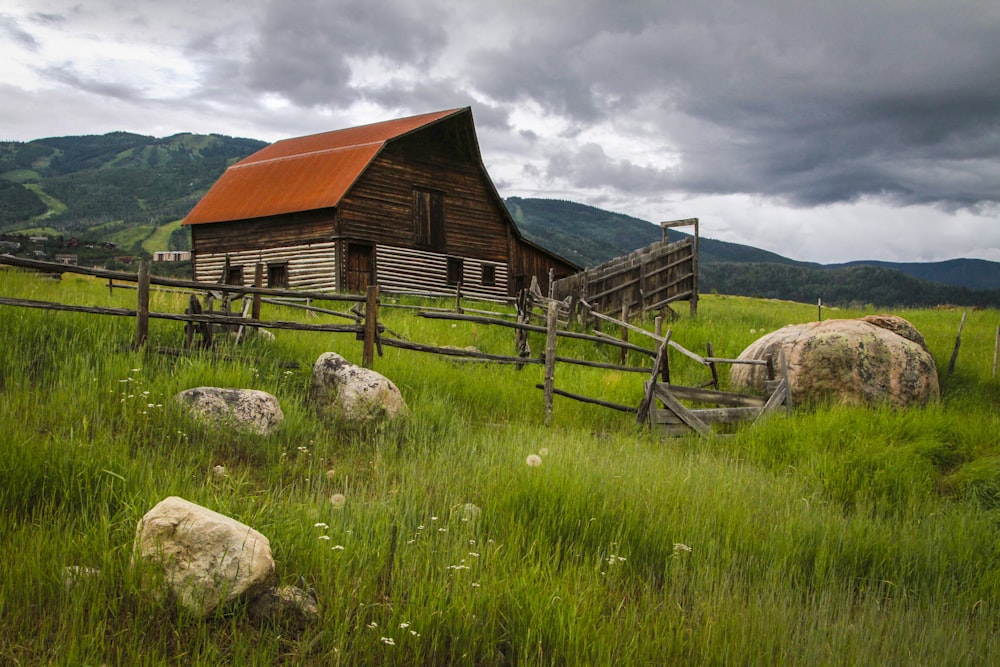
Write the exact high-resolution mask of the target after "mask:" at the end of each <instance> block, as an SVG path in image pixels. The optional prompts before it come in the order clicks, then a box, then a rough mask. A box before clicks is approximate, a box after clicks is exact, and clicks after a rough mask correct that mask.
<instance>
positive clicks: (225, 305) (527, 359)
mask: <svg viewBox="0 0 1000 667" xmlns="http://www.w3.org/2000/svg"><path fill="white" fill-rule="evenodd" d="M0 264H7V265H11V266H17V267H22V268H28V269H34V270H38V271H43V272H51V273H78V274H84V275H92V276H96V277H100V278H105V279H107V280H108V281H109V286H111V287H112V288H115V287H126V286H127V287H129V288H131V289H135V290H136V308H135V309H131V308H111V307H100V306H79V305H71V304H60V303H53V302H46V301H34V300H26V299H13V298H7V297H0V305H8V306H19V307H28V308H42V309H47V310H56V311H71V312H83V313H93V314H98V315H113V316H122V317H132V318H135V320H136V338H135V346H136V347H142V346H143V345H145V344H146V343H147V338H148V331H149V330H148V323H149V320H150V319H166V320H173V321H178V322H183V323H185V329H186V331H187V334H188V336H187V339H188V343H189V345H190V344H191V341H192V337H193V336H194V335H195V334H196V333H197V332H200V333H201V335H202V336H203V339H204V340H203V343H204V344H206V345H209V344H210V343H211V333H210V332H211V331H212V330H213V329H214V328H218V327H220V326H222V327H228V328H230V329H232V330H236V331H242V329H243V328H245V327H250V328H268V329H291V330H299V331H316V332H328V333H349V334H354V335H355V336H356V337H357V338H359V339H361V340H362V341H363V346H364V347H363V351H362V364H363V365H365V366H366V367H371V366H372V364H373V360H374V356H375V354H376V353H377V354H378V355H379V356H381V354H382V348H383V346H387V347H395V348H399V349H404V350H410V351H414V352H424V353H430V354H437V355H444V356H449V357H459V358H465V359H474V360H481V361H488V362H492V363H504V364H514V365H516V366H517V367H518V368H523V367H524V366H526V365H533V364H537V365H543V366H544V368H545V370H544V382H543V383H542V384H538V385H536V386H537V387H538V388H539V389H542V390H544V396H545V414H546V423H548V422H549V421H550V419H551V415H552V411H553V397H554V396H562V397H565V398H569V399H573V400H576V401H583V402H586V403H590V404H595V405H599V406H602V407H606V408H611V409H614V410H619V411H622V412H628V413H638V414H639V415H640V416H642V418H643V419H645V415H646V414H648V411H649V410H650V405H651V404H652V402H653V399H654V398H656V397H660V400H663V398H662V397H663V396H664V395H665V392H666V393H669V392H675V393H676V392H678V391H683V389H682V388H678V387H677V386H676V385H668V388H664V386H663V385H665V384H668V383H669V378H670V367H669V363H668V356H667V353H666V351H667V349H668V348H670V349H674V350H676V351H678V352H680V353H681V354H683V355H684V356H686V357H688V358H690V359H693V360H695V361H697V362H698V363H701V364H703V365H704V366H705V367H706V368H707V369H708V370H709V372H710V375H711V379H709V380H708V381H707V382H706V384H705V385H703V386H708V385H713V386H714V387H715V389H718V374H717V372H716V369H715V364H716V363H720V362H726V363H743V362H740V361H737V360H732V359H722V358H716V357H713V356H712V348H711V344H708V346H707V349H708V356H706V357H703V356H701V355H698V354H696V353H694V352H692V351H690V350H687V349H686V348H684V347H683V346H681V345H679V344H678V343H677V342H676V341H673V340H671V336H670V332H669V331H668V332H667V334H666V335H665V336H662V335H660V333H659V326H657V331H656V332H649V331H647V330H645V329H643V328H641V327H638V326H636V325H634V324H630V323H629V322H627V321H625V320H616V319H615V318H613V317H610V316H607V315H601V314H599V313H594V316H595V317H597V318H599V319H600V321H603V322H605V323H606V324H607V325H612V326H617V327H620V329H621V338H620V339H619V338H615V337H614V336H612V335H610V334H608V333H604V332H601V331H595V332H594V333H584V332H580V331H571V330H568V329H567V328H565V327H563V326H561V325H562V324H564V323H566V322H568V321H570V320H571V319H572V318H571V315H572V310H571V308H570V306H569V300H568V299H567V300H564V301H557V300H554V299H548V298H544V297H542V298H534V297H532V296H531V295H529V294H527V293H522V296H521V299H519V301H518V312H517V315H516V321H510V320H509V319H504V317H501V315H509V314H506V313H492V312H490V311H472V310H470V309H463V308H462V307H461V301H460V299H458V300H456V309H455V311H450V310H446V309H439V308H426V309H425V308H423V307H421V310H420V311H419V312H418V313H417V314H418V315H419V316H421V317H426V318H432V319H448V320H453V321H465V322H473V323H479V324H485V325H490V326H501V327H506V328H510V329H513V330H514V332H515V337H514V338H515V345H514V347H515V350H516V354H515V355H501V354H489V353H484V352H480V351H478V350H474V349H466V348H458V347H448V346H436V345H427V344H423V343H417V342H413V341H408V340H404V339H402V338H401V337H400V336H398V335H395V334H394V333H393V332H391V331H390V330H388V329H387V328H386V327H385V326H384V325H382V324H381V323H379V321H378V313H379V308H380V298H379V288H378V287H377V286H370V287H369V288H368V290H367V293H366V295H364V296H360V295H350V294H337V293H329V292H304V291H300V290H281V289H274V288H263V287H260V286H255V287H246V286H241V285H223V284H216V283H211V284H209V283H199V282H194V281H187V280H177V279H172V278H160V277H155V276H151V275H150V272H149V263H148V262H144V263H143V265H142V267H141V269H140V271H139V273H138V275H133V274H129V273H125V272H118V271H106V270H102V269H91V268H86V267H78V266H66V265H61V264H54V263H51V262H41V261H37V260H28V259H22V258H16V257H11V256H9V255H0ZM116 281H117V283H118V284H115V283H116ZM258 282H259V281H258ZM133 284H134V285H135V287H134V288H133V287H132V285H133ZM151 285H156V286H158V287H161V288H173V289H178V290H181V291H184V292H190V293H191V297H190V299H191V301H190V304H191V305H190V306H189V307H188V310H187V312H185V313H183V314H177V313H160V312H152V311H150V310H149V292H150V286H151ZM197 294H203V295H204V296H205V299H206V302H207V303H208V304H209V306H208V311H207V312H206V311H205V310H203V309H202V308H201V307H200V301H198V299H197V298H196V295H197ZM213 300H215V301H219V302H221V303H222V310H221V311H214V310H213V306H212V305H211V304H212V303H213ZM237 300H238V301H239V302H240V303H241V304H242V308H241V310H240V312H237V313H235V314H234V313H231V312H230V306H231V304H232V303H233V302H234V301H237ZM302 300H307V303H306V304H302V303H301V301H302ZM314 301H334V302H346V303H351V309H350V312H348V313H343V312H340V311H335V310H328V309H325V308H320V307H317V306H314V305H312V302H314ZM261 302H269V303H276V304H280V305H284V306H290V305H295V306H298V307H302V308H305V309H307V310H308V311H310V312H318V313H324V314H330V315H335V316H340V317H344V318H347V319H351V320H352V323H350V324H306V323H300V322H290V321H281V320H261V319H259V315H260V304H261ZM195 304H199V305H198V306H195ZM362 306H363V309H362ZM539 306H541V307H542V308H543V309H544V310H545V313H546V315H545V318H544V326H543V325H540V324H534V323H532V319H533V318H536V317H537V316H536V314H535V313H534V310H535V309H536V308H538V307H539ZM383 307H393V306H392V305H389V304H383ZM400 307H407V308H409V307H412V306H400ZM560 317H565V318H566V319H565V320H561V319H560ZM630 331H631V332H633V333H637V334H641V335H645V336H647V337H650V338H652V339H653V340H656V341H657V342H658V343H659V350H656V349H650V348H646V347H643V346H641V345H637V344H636V343H635V342H629V340H628V332H630ZM529 333H544V334H545V349H544V350H543V351H542V352H541V353H540V354H539V355H538V356H532V353H531V350H530V348H529V347H528V344H527V335H528V334H529ZM238 335H239V334H238ZM560 338H570V339H578V340H585V341H589V342H593V343H595V344H600V345H609V346H614V347H618V348H620V349H621V351H622V359H621V363H618V364H615V363H607V362H600V361H593V360H588V359H578V358H573V357H567V356H561V355H559V354H557V343H558V339H560ZM161 351H162V350H161ZM630 351H631V352H638V353H640V354H641V355H643V356H644V357H649V358H650V359H653V360H654V361H653V365H652V368H651V367H650V366H644V365H640V366H633V365H628V364H626V363H625V362H626V358H627V353H628V352H630ZM747 363H761V362H747ZM557 364H573V365H580V366H586V367H590V368H595V369H604V370H613V371H619V372H632V373H637V374H642V375H644V376H650V375H651V376H652V378H653V386H654V389H655V391H653V392H652V393H650V390H649V389H648V387H649V386H650V385H649V384H647V395H646V398H645V400H644V401H643V402H642V403H641V404H640V406H639V407H638V408H637V407H634V406H627V405H620V404H614V403H610V402H607V401H604V400H601V399H597V398H593V397H587V396H583V395H580V394H576V393H573V392H570V391H566V390H565V389H557V388H556V387H555V377H556V365H557ZM657 377H660V378H662V380H663V382H659V383H658V382H655V378H657ZM786 384H787V383H786ZM657 387H658V388H657ZM717 393H720V392H717ZM703 397H704V395H703ZM668 409H669V408H668ZM674 412H675V414H676V415H678V418H679V419H681V420H682V421H683V422H684V423H689V422H691V420H690V419H685V414H684V413H682V412H679V411H677V410H676V409H675V410H674ZM661 413H662V411H660V412H654V413H653V414H656V415H659V414H661ZM695 417H696V418H697V419H705V417H704V416H698V414H697V413H696V415H695ZM653 421H654V422H655V421H656V419H654V420H653ZM660 423H662V419H660ZM696 430H698V432H702V430H701V429H696Z"/></svg>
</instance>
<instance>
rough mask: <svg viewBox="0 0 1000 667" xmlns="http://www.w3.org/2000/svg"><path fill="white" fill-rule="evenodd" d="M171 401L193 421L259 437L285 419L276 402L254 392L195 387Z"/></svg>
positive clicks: (276, 400) (252, 390) (260, 392)
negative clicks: (232, 428) (238, 430)
mask: <svg viewBox="0 0 1000 667" xmlns="http://www.w3.org/2000/svg"><path fill="white" fill-rule="evenodd" d="M175 398H176V400H177V401H178V402H179V403H181V404H183V405H185V406H187V408H188V410H189V411H190V413H191V415H192V416H193V417H195V418H196V419H199V420H202V421H205V422H207V423H210V424H212V425H214V426H218V427H227V426H228V427H235V428H238V429H242V430H246V431H250V432H253V433H259V434H261V435H268V434H270V433H271V432H273V431H274V430H275V429H276V428H277V427H278V426H279V425H280V424H281V422H282V420H284V418H285V417H284V414H283V413H282V412H281V405H280V404H279V403H278V399H277V398H275V397H274V396H272V395H271V394H269V393H267V392H265V391H259V390H256V389H222V388H219V387H195V388H194V389H188V390H186V391H182V392H180V393H179V394H177V396H176V397H175Z"/></svg>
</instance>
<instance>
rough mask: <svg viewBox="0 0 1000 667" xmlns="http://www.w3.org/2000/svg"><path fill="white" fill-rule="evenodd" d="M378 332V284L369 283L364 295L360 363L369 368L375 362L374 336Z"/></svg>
mask: <svg viewBox="0 0 1000 667" xmlns="http://www.w3.org/2000/svg"><path fill="white" fill-rule="evenodd" d="M377 334H378V285H369V286H368V292H367V294H366V295H365V345H364V348H363V350H362V353H361V365H362V366H364V367H365V368H371V367H372V365H373V364H374V362H375V336H376V335H377Z"/></svg>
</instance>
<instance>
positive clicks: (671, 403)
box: [655, 383, 712, 435]
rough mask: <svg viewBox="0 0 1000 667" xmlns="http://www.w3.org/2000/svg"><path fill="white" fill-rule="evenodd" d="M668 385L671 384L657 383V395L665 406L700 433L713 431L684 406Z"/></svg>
mask: <svg viewBox="0 0 1000 667" xmlns="http://www.w3.org/2000/svg"><path fill="white" fill-rule="evenodd" d="M668 386H669V385H663V384H659V383H657V385H656V389H655V394H656V397H657V398H658V399H660V401H661V402H662V403H663V405H664V407H666V408H667V409H668V410H670V411H672V412H673V413H674V414H675V415H677V416H678V417H679V418H680V419H681V421H683V422H684V423H685V424H687V425H688V426H690V427H691V428H692V429H694V430H695V431H697V432H698V433H699V434H701V435H708V434H709V433H711V432H712V429H711V428H710V427H709V425H708V424H706V423H705V422H703V421H702V420H701V419H699V418H698V417H697V416H696V415H694V414H692V412H691V411H690V410H688V409H687V408H686V407H684V406H683V405H682V404H681V402H680V401H678V400H677V399H676V398H674V397H673V396H672V395H671V393H670V390H669V389H668V388H667V387H668Z"/></svg>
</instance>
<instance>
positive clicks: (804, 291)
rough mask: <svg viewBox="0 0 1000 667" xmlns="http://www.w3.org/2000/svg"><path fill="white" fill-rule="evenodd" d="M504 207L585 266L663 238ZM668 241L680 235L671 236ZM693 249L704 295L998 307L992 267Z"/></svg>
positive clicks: (644, 229) (571, 214)
mask: <svg viewBox="0 0 1000 667" xmlns="http://www.w3.org/2000/svg"><path fill="white" fill-rule="evenodd" d="M506 202H507V208H508V209H509V210H510V212H511V215H512V216H513V217H514V220H515V221H516V222H517V224H518V227H519V228H520V229H521V230H522V232H523V233H524V234H525V235H526V236H528V238H530V239H531V240H533V241H535V242H536V243H539V244H541V245H545V246H546V247H549V248H551V249H552V250H553V251H555V252H558V253H561V254H563V255H565V256H567V257H568V258H570V259H573V260H574V261H576V262H578V263H580V264H582V265H584V266H596V265H597V264H601V263H603V262H605V261H607V260H609V259H612V258H614V257H618V256H620V255H623V254H626V253H628V252H631V251H632V250H635V249H637V248H641V247H644V246H646V245H649V244H650V243H652V242H654V241H657V240H659V239H660V238H661V234H662V232H661V231H660V227H659V226H658V225H655V224H652V223H650V222H647V221H645V220H640V219H639V218H634V217H631V216H628V215H624V214H621V213H612V212H609V211H604V210H602V209H598V208H594V207H592V206H587V205H585V204H579V203H575V202H569V201H564V200H554V199H535V198H521V197H510V198H508V199H507V200H506ZM703 229H704V228H703ZM670 236H671V238H680V237H682V236H684V234H683V233H681V232H675V231H674V230H671V232H670ZM699 245H700V267H701V270H700V280H701V285H700V287H701V290H702V291H703V292H705V291H712V290H716V291H718V292H720V293H723V294H741V295H746V296H765V297H771V298H782V299H791V300H796V301H807V302H810V301H815V300H816V299H823V300H824V301H825V302H828V303H835V302H839V303H845V304H846V303H856V304H872V305H875V306H885V307H890V306H932V305H937V304H943V303H950V304H955V305H970V306H994V307H996V306H1000V263H997V262H988V261H985V260H979V259H954V260H948V261H944V262H928V263H893V262H874V261H858V262H850V263H848V264H836V265H823V264H816V263H813V262H800V261H797V260H794V259H789V258H787V257H783V256H781V255H778V254H776V253H773V252H769V251H766V250H761V249H759V248H754V247H752V246H747V245H741V244H738V243H728V242H726V241H718V240H716V239H711V238H706V237H704V236H702V237H701V238H700V239H699Z"/></svg>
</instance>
